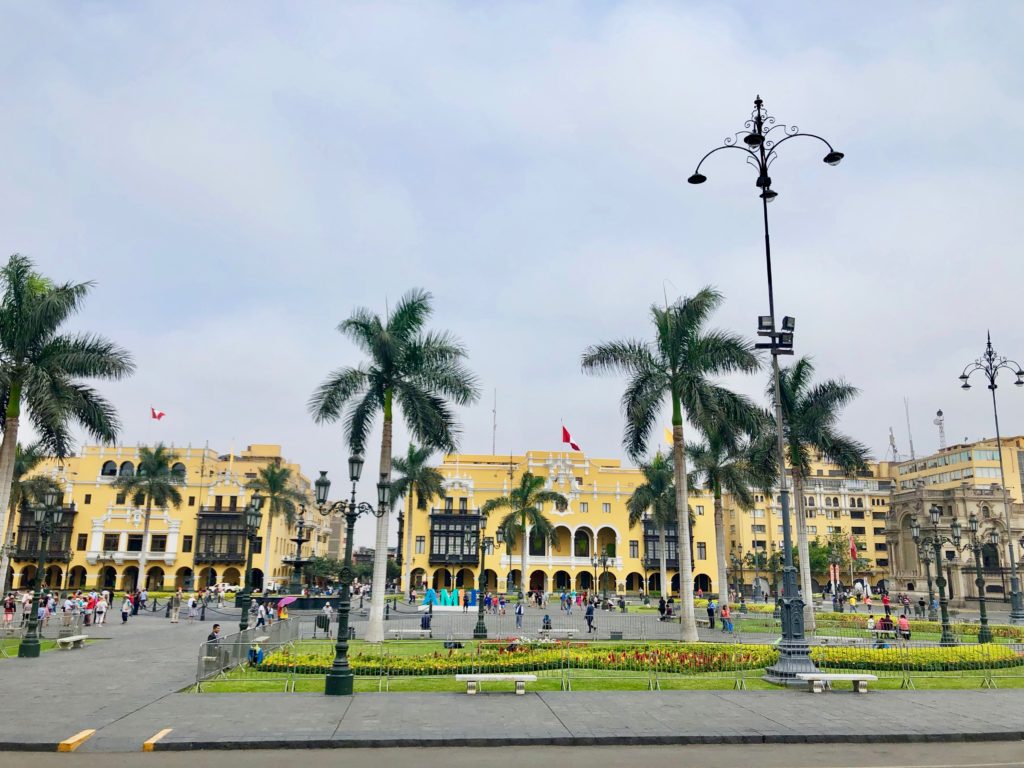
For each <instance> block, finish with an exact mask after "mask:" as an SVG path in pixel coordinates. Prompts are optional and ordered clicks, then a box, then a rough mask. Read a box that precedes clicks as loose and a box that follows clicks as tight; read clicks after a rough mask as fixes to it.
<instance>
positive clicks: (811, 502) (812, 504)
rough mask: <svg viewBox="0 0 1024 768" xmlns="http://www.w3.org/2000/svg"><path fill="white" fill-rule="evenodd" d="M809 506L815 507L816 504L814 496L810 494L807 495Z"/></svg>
mask: <svg viewBox="0 0 1024 768" xmlns="http://www.w3.org/2000/svg"><path fill="white" fill-rule="evenodd" d="M807 506H808V507H813V506H814V497H813V496H808V497H807Z"/></svg>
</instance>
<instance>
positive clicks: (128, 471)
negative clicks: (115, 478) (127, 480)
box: [117, 461, 135, 477]
mask: <svg viewBox="0 0 1024 768" xmlns="http://www.w3.org/2000/svg"><path fill="white" fill-rule="evenodd" d="M117 474H118V475H119V476H121V477H134V476H135V465H134V464H132V463H131V462H130V461H125V462H123V463H122V464H121V468H120V469H119V470H118V471H117Z"/></svg>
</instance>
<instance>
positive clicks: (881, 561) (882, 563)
mask: <svg viewBox="0 0 1024 768" xmlns="http://www.w3.org/2000/svg"><path fill="white" fill-rule="evenodd" d="M875 563H876V564H877V565H878V567H879V568H887V567H888V566H889V558H887V557H880V558H878V559H877V560H875Z"/></svg>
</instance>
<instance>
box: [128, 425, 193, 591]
mask: <svg viewBox="0 0 1024 768" xmlns="http://www.w3.org/2000/svg"><path fill="white" fill-rule="evenodd" d="M177 460H178V457H177V456H176V455H175V454H174V453H172V452H171V451H170V450H169V449H168V448H167V446H165V445H164V444H163V443H157V444H156V445H155V446H153V447H152V448H149V447H147V446H143V447H142V448H140V449H139V465H138V466H137V467H136V468H135V474H133V475H122V476H121V477H119V478H117V480H115V481H114V487H115V488H117V489H118V490H120V491H122V492H124V494H125V495H126V496H130V497H134V499H135V503H136V504H138V503H140V502H141V501H143V500H145V503H146V514H145V518H144V520H143V523H142V551H140V552H139V583H140V584H143V585H145V583H146V553H147V552H148V551H149V521H150V516H151V515H152V514H153V505H154V504H155V505H156V506H157V507H158V508H161V509H166V508H167V507H169V506H173V507H180V506H181V491H179V490H178V487H179V486H182V485H184V484H185V478H184V477H183V476H182V475H181V474H180V473H179V472H172V471H171V466H172V465H173V464H174V462H176V461H177ZM136 587H138V584H137V585H136Z"/></svg>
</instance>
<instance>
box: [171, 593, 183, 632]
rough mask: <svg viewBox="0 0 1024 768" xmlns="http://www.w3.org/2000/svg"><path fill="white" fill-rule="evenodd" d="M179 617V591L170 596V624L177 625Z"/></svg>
mask: <svg viewBox="0 0 1024 768" xmlns="http://www.w3.org/2000/svg"><path fill="white" fill-rule="evenodd" d="M180 616H181V590H180V589H179V590H178V591H177V592H175V593H174V594H173V595H171V624H177V623H178V619H179V617H180Z"/></svg>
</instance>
